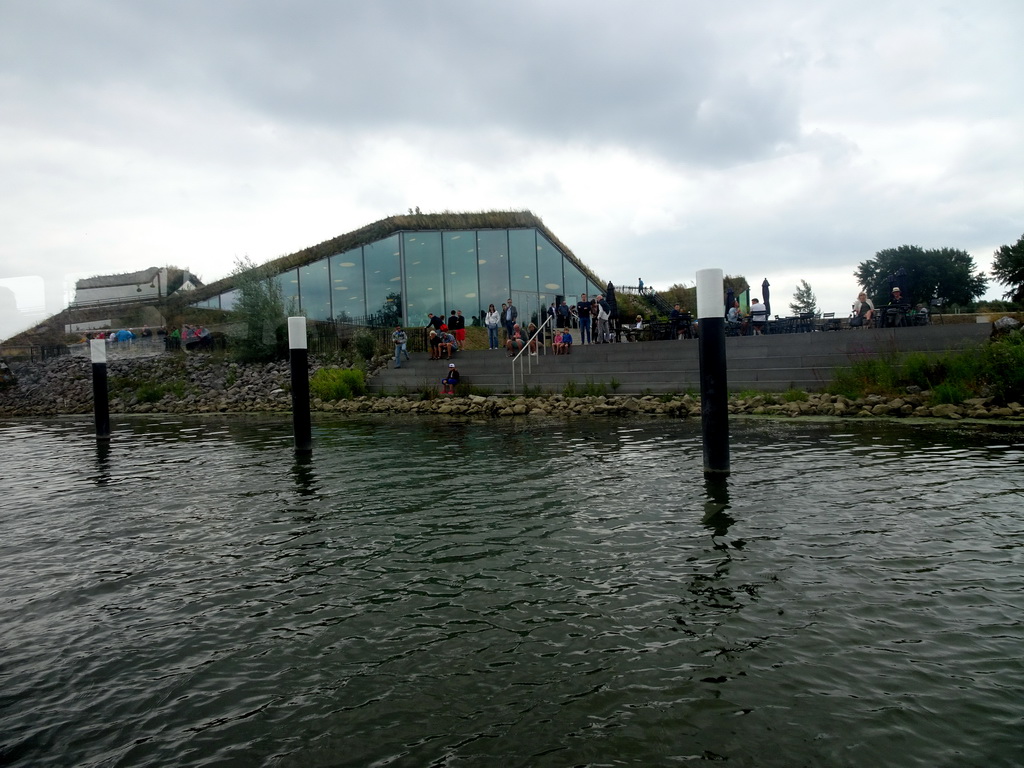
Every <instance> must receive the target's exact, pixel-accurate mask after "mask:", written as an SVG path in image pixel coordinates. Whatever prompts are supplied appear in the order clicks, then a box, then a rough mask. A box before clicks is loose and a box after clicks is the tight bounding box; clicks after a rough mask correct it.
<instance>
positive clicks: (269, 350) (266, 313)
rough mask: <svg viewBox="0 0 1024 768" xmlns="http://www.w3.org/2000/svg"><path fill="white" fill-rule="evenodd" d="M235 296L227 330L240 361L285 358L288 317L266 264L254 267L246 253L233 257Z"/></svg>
mask: <svg viewBox="0 0 1024 768" xmlns="http://www.w3.org/2000/svg"><path fill="white" fill-rule="evenodd" d="M232 275H234V278H235V279H234V284H235V290H236V291H237V292H238V294H237V296H236V297H235V303H234V306H233V307H232V308H231V312H232V316H233V317H232V319H233V320H234V321H235V322H234V324H233V326H232V329H231V330H230V331H229V332H228V338H229V339H230V340H231V346H232V348H233V350H234V352H235V354H236V356H237V357H238V358H239V359H240V360H243V361H258V360H259V361H263V360H273V359H275V358H281V357H285V356H286V354H287V349H288V342H287V332H286V329H287V327H288V318H287V317H286V316H285V310H284V299H283V294H282V292H281V285H280V284H279V283H278V282H277V280H275V279H274V278H273V276H272V274H271V273H270V271H269V270H268V269H267V268H266V267H257V266H256V265H255V264H253V263H252V261H251V260H250V259H249V257H248V256H246V257H243V258H241V259H238V260H236V262H235V270H234V272H232Z"/></svg>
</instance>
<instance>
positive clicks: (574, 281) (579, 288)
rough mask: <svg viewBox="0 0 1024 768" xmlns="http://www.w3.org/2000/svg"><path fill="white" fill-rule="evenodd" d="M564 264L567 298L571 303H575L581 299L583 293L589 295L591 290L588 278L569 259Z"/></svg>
mask: <svg viewBox="0 0 1024 768" xmlns="http://www.w3.org/2000/svg"><path fill="white" fill-rule="evenodd" d="M563 266H564V269H565V295H566V300H567V301H568V302H569V303H570V304H574V303H575V302H576V301H579V298H580V294H581V293H586V294H587V296H588V297H589V296H590V293H591V291H590V290H589V289H588V286H587V278H585V277H584V276H583V273H582V272H580V271H579V270H578V269H577V268H576V267H575V265H573V264H572V263H571V262H569V261H566V262H565V264H564V265H563Z"/></svg>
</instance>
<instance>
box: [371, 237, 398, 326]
mask: <svg viewBox="0 0 1024 768" xmlns="http://www.w3.org/2000/svg"><path fill="white" fill-rule="evenodd" d="M398 248H399V245H398V235H392V236H391V237H389V238H386V239H384V240H381V241H379V242H376V243H371V244H370V245H365V246H363V259H364V261H363V263H364V264H365V270H364V271H365V280H366V310H367V318H368V320H369V322H370V323H371V324H372V325H377V326H389V325H394V324H395V323H399V322H402V316H403V312H402V263H401V259H400V257H399V250H398Z"/></svg>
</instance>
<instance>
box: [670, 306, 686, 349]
mask: <svg viewBox="0 0 1024 768" xmlns="http://www.w3.org/2000/svg"><path fill="white" fill-rule="evenodd" d="M668 321H669V322H670V323H671V324H672V338H674V339H675V340H676V341H680V340H682V338H683V309H682V306H681V305H679V304H676V305H675V306H674V307H672V311H671V312H669V313H668Z"/></svg>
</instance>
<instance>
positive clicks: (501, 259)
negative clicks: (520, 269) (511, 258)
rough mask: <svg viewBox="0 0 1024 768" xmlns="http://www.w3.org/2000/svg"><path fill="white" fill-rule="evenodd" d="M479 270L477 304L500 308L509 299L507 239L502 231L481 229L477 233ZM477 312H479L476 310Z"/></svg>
mask: <svg viewBox="0 0 1024 768" xmlns="http://www.w3.org/2000/svg"><path fill="white" fill-rule="evenodd" d="M477 247H478V249H479V258H478V264H479V268H480V297H479V302H478V303H479V304H482V305H483V308H484V309H486V308H487V305H488V304H494V306H496V307H499V308H500V307H501V303H502V302H503V301H505V299H507V298H509V296H510V295H511V291H510V289H509V278H508V237H507V230H504V229H497V230H495V229H483V230H480V231H479V232H477ZM477 311H478V312H479V310H477Z"/></svg>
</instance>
